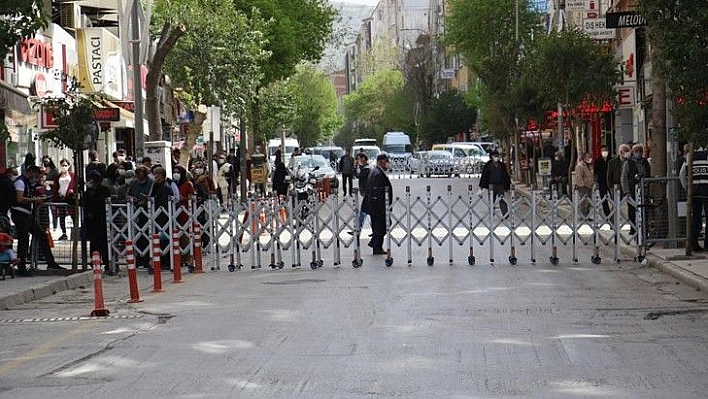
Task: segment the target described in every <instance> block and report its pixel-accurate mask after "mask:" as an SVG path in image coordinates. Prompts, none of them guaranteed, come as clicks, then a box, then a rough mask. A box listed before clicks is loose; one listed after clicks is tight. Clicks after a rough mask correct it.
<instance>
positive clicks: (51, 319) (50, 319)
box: [0, 315, 143, 324]
mask: <svg viewBox="0 0 708 399" xmlns="http://www.w3.org/2000/svg"><path fill="white" fill-rule="evenodd" d="M141 317H143V315H126V316H106V317H90V316H77V317H42V318H37V319H4V320H0V323H5V324H11V323H50V322H54V321H87V320H106V319H111V320H123V319H138V318H141Z"/></svg>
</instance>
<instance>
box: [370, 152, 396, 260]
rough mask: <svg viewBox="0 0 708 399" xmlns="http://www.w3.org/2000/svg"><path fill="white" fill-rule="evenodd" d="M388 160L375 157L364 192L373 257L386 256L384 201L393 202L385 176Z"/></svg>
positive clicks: (382, 157)
mask: <svg viewBox="0 0 708 399" xmlns="http://www.w3.org/2000/svg"><path fill="white" fill-rule="evenodd" d="M388 165H389V159H388V155H387V154H386V153H381V154H379V155H378V156H377V157H376V167H373V168H371V170H370V171H369V176H368V177H367V179H366V192H367V197H365V198H366V199H367V200H368V210H369V217H370V218H371V229H372V230H373V231H372V236H371V242H369V246H370V247H371V248H373V250H374V252H373V254H374V255H386V254H387V252H386V251H384V249H383V241H384V236H386V200H387V199H388V204H389V205H390V204H391V203H392V202H393V187H392V186H391V181H390V180H389V179H388V176H386V170H388Z"/></svg>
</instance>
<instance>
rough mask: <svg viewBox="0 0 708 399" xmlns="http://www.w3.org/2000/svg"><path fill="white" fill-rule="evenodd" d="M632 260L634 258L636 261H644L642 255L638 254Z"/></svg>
mask: <svg viewBox="0 0 708 399" xmlns="http://www.w3.org/2000/svg"><path fill="white" fill-rule="evenodd" d="M634 260H636V261H637V263H642V262H644V256H642V255H639V256H637V257H636V258H634Z"/></svg>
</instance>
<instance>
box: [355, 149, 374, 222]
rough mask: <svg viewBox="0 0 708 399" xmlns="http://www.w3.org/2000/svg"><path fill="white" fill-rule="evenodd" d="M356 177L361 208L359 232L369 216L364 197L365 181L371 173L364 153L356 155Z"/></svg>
mask: <svg viewBox="0 0 708 399" xmlns="http://www.w3.org/2000/svg"><path fill="white" fill-rule="evenodd" d="M355 171H356V172H355V173H356V177H357V180H358V182H359V194H361V196H362V199H361V207H360V210H359V231H361V229H362V228H363V227H364V222H365V221H366V216H367V215H368V214H369V198H368V195H366V180H367V178H368V177H369V173H370V172H371V165H369V157H368V156H366V153H363V152H360V153H358V154H356V169H355Z"/></svg>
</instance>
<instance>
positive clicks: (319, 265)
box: [317, 259, 324, 267]
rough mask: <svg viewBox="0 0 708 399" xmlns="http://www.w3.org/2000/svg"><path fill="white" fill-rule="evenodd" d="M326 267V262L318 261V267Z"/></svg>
mask: <svg viewBox="0 0 708 399" xmlns="http://www.w3.org/2000/svg"><path fill="white" fill-rule="evenodd" d="M322 266H324V261H323V260H322V259H320V260H318V261H317V267H322Z"/></svg>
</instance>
